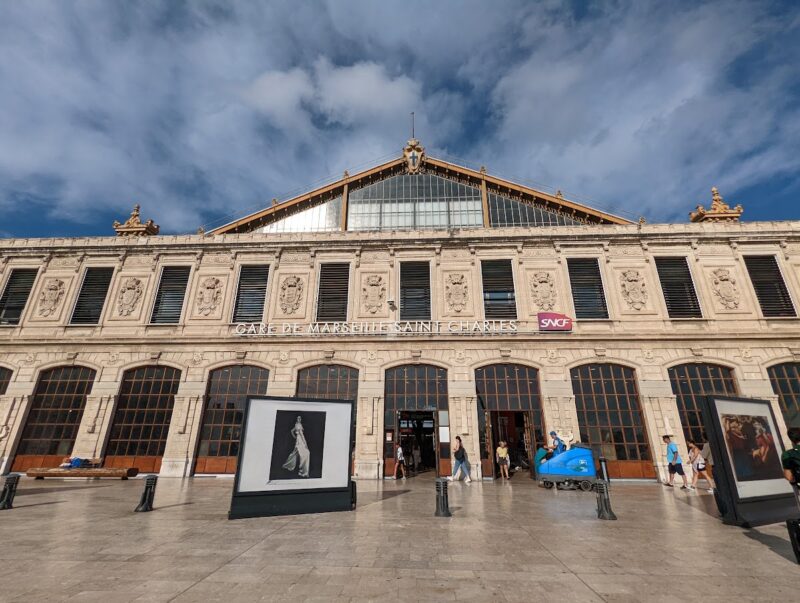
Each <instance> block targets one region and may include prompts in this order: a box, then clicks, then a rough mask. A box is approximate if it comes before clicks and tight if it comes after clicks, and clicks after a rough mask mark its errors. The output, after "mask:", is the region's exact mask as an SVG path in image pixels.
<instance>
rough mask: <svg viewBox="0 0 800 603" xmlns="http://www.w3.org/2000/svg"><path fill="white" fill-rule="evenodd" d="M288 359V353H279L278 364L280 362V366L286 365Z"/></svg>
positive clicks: (289, 357)
mask: <svg viewBox="0 0 800 603" xmlns="http://www.w3.org/2000/svg"><path fill="white" fill-rule="evenodd" d="M290 359H291V356H290V354H289V352H281V353H280V354H278V362H280V363H281V364H287V363H288V362H289V360H290Z"/></svg>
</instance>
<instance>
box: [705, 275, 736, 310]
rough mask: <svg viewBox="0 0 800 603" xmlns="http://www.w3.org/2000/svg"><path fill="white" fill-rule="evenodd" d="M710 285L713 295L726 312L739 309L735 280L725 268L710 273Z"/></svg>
mask: <svg viewBox="0 0 800 603" xmlns="http://www.w3.org/2000/svg"><path fill="white" fill-rule="evenodd" d="M711 274H712V275H713V276H712V277H711V285H712V287H713V289H714V295H716V296H717V298H718V299H719V303H720V304H722V307H723V308H725V309H727V310H735V309H736V308H738V307H739V300H740V295H739V288H738V287H737V286H736V278H735V277H734V276H733V275H732V274H731V271H730V270H728V269H727V268H717V269H716V270H714V271H713V272H712V273H711Z"/></svg>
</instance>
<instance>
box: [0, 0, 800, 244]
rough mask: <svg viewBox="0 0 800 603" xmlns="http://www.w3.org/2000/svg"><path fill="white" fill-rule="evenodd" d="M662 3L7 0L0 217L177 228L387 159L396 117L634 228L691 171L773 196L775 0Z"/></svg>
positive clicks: (438, 146)
mask: <svg viewBox="0 0 800 603" xmlns="http://www.w3.org/2000/svg"><path fill="white" fill-rule="evenodd" d="M679 6H680V8H679V9H678V8H676V4H675V3H660V2H650V3H648V2H614V3H592V4H586V3H557V2H537V3H530V2H522V1H520V2H503V3H494V2H491V3H490V2H483V1H481V2H478V1H474V2H457V3H456V2H437V3H423V2H404V3H382V2H333V1H331V2H302V3H298V2H270V3H266V2H261V3H256V2H218V3H215V2H187V3H181V2H166V1H165V2H136V3H127V2H126V3H123V2H105V1H98V2H74V3H66V2H7V3H4V4H3V7H2V19H0V206H2V207H3V209H4V211H6V215H7V216H10V221H8V220H7V221H6V224H5V225H4V228H3V230H4V231H5V232H10V233H21V232H25V233H35V234H39V235H45V234H48V233H49V232H50V230H49V229H51V228H53V227H52V226H51V224H58V225H60V226H56V227H55V228H56V230H59V232H74V230H75V229H76V228H77V230H78V231H80V232H87V233H98V234H101V233H107V232H108V230H109V229H108V224H107V222H108V221H109V220H108V219H109V217H110V216H112V215H113V216H120V217H122V216H123V215H124V214H125V213H126V212H127V211H128V210H129V207H130V206H131V205H132V203H133V202H135V201H138V202H141V203H142V204H143V206H144V209H143V212H144V213H145V214H146V215H147V216H150V215H152V216H153V217H155V218H156V219H157V221H158V222H160V223H161V224H162V226H163V227H164V230H165V231H191V230H193V229H194V228H195V227H196V226H197V225H199V224H203V223H205V224H207V223H212V222H217V223H218V222H219V221H220V220H223V219H224V217H225V216H229V217H232V216H237V215H240V214H242V213H245V212H247V211H250V210H253V209H255V208H257V207H259V206H262V205H263V204H265V203H266V202H267V200H268V199H270V198H272V197H279V198H285V197H286V196H288V195H289V194H291V193H292V192H300V191H302V190H303V189H305V188H309V187H311V186H313V185H315V184H316V183H318V182H320V181H322V180H324V179H326V178H332V177H336V176H338V175H340V174H341V173H342V171H343V170H345V169H349V170H350V171H351V172H352V171H353V170H354V169H357V168H359V167H366V166H367V165H369V164H370V163H372V162H375V161H377V160H379V159H381V158H386V157H387V156H390V155H396V154H397V153H399V149H400V147H401V146H402V144H403V143H404V141H405V139H406V138H407V137H408V128H409V126H408V114H409V112H410V111H416V114H417V116H418V119H417V131H418V134H419V136H420V137H421V138H422V140H423V142H424V143H425V145H426V146H427V148H428V150H429V152H430V153H431V154H434V155H439V156H445V157H450V158H464V161H466V162H468V163H470V164H471V165H481V164H486V165H487V167H488V168H489V169H490V171H492V172H494V173H497V174H498V175H504V176H507V177H511V178H514V179H517V180H524V181H526V182H529V183H531V184H534V185H539V186H548V187H553V188H556V187H557V188H561V189H563V190H564V191H565V192H567V193H571V194H572V195H573V196H574V197H575V198H577V199H579V200H584V201H586V202H588V203H590V204H595V205H597V206H600V207H604V208H617V209H619V210H623V211H628V212H632V213H633V214H634V215H639V214H641V213H644V214H646V215H648V217H649V218H650V219H651V220H652V219H662V220H664V219H666V220H670V219H678V220H683V219H685V213H686V212H687V211H688V210H689V209H691V208H692V207H693V205H694V204H695V203H697V202H699V201H703V202H705V201H706V200H707V197H708V189H709V188H710V186H711V185H712V184H717V185H718V186H719V187H720V188H721V189H722V191H723V193H724V194H726V197H727V198H729V199H731V200H732V201H734V202H744V203H745V204H746V201H747V200H744V199H739V198H738V197H736V192H737V191H740V190H748V191H752V190H757V187H759V186H767V185H768V186H769V187H771V189H773V188H774V187H775V186H776V183H780V188H781V191H782V193H781V194H782V195H783V197H780V198H782V199H784V203H787V201H786V199H790V198H792V199H793V198H794V196H796V194H797V176H796V174H797V170H798V167H799V166H798V164H799V163H800V144H799V143H798V140H800V138H799V137H798V134H800V117H799V116H798V115H799V113H798V81H800V77H798V76H800V66H799V65H800V62H798V61H797V59H796V57H797V55H798V50H800V46H799V45H798V42H797V40H798V39H800V36H798V33H800V17H798V14H797V13H798V11H796V10H791V7H792V4H791V3H787V4H778V3H776V4H769V3H764V2H716V3H704V4H697V3H684V4H682V5H679ZM773 209H775V208H773ZM32 213H33V215H36V216H37V218H38V219H37V221H36V223H35V224H32V223H30V222H29V220H30V216H31V214H32ZM775 213H776V215H783V216H786V217H788V216H792V215H793V216H794V217H797V210H796V209H791V208H790V207H784V208H780V207H778V208H777V210H776V211H775ZM70 224H72V225H73V226H71V227H68V225H70Z"/></svg>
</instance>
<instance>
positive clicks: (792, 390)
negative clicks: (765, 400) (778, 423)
mask: <svg viewBox="0 0 800 603" xmlns="http://www.w3.org/2000/svg"><path fill="white" fill-rule="evenodd" d="M767 372H768V373H769V382H770V383H771V384H772V391H774V392H775V395H776V396H778V401H779V403H780V405H781V411H782V412H783V418H784V420H785V421H786V427H787V428H789V427H800V362H785V363H783V364H776V365H775V366H771V367H769V368H768V369H767Z"/></svg>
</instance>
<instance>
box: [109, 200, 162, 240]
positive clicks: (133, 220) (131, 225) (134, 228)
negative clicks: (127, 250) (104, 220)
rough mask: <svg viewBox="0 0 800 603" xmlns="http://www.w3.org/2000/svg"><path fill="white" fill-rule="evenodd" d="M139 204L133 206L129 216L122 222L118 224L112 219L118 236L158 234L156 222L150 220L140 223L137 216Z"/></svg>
mask: <svg viewBox="0 0 800 603" xmlns="http://www.w3.org/2000/svg"><path fill="white" fill-rule="evenodd" d="M140 209H141V208H140V207H139V204H138V203H137V204H136V205H134V206H133V211H131V215H130V217H129V218H128V219H127V220H125V223H124V224H120V223H119V222H117V221H116V220H114V230H116V231H117V236H118V237H147V236H151V235H157V234H158V230H159V228H158V224H155V223H154V222H153V221H152V220H148V221H147V222H145V223H142V220H141V219H140V218H139V210H140Z"/></svg>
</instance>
